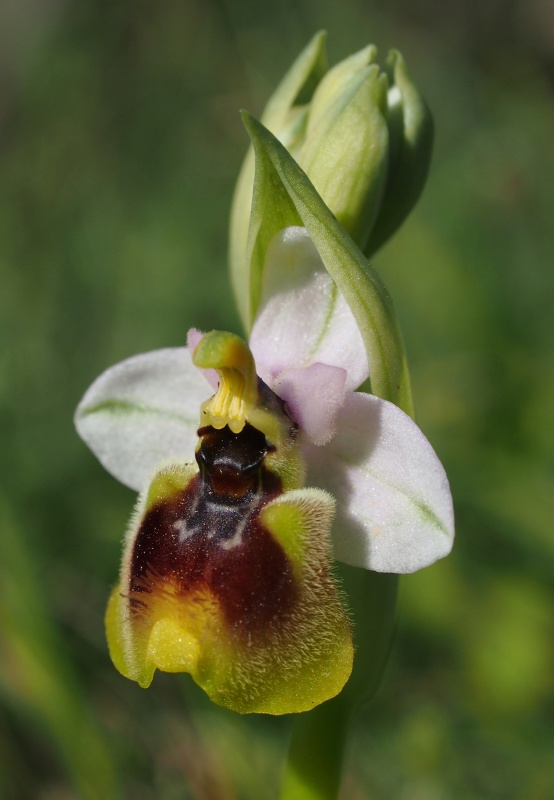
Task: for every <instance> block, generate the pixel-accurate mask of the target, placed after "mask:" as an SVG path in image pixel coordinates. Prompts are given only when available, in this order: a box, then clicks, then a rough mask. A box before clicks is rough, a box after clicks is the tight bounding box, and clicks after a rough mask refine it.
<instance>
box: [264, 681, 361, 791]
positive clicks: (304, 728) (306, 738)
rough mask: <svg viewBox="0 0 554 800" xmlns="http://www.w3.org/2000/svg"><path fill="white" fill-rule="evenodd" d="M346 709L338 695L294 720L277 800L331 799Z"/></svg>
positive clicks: (345, 728) (339, 769) (336, 782)
mask: <svg viewBox="0 0 554 800" xmlns="http://www.w3.org/2000/svg"><path fill="white" fill-rule="evenodd" d="M349 718H350V709H349V707H348V704H347V703H345V702H344V701H343V700H342V697H341V695H339V696H338V697H335V698H333V700H329V701H328V702H327V703H323V704H322V705H320V706H317V708H314V710H313V711H310V712H308V713H306V714H300V715H298V717H297V718H296V720H295V723H294V731H293V737H292V742H291V747H290V753H289V759H288V762H287V766H286V770H285V775H284V780H283V785H282V787H281V794H280V795H279V797H280V800H334V798H335V797H336V796H337V792H338V789H339V786H340V779H341V772H342V761H343V755H344V746H345V742H346V736H347V732H348V727H349Z"/></svg>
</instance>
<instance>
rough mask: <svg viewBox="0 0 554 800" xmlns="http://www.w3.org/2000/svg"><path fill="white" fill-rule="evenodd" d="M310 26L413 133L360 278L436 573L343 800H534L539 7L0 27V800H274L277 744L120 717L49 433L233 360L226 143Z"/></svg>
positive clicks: (544, 233)
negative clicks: (130, 364)
mask: <svg viewBox="0 0 554 800" xmlns="http://www.w3.org/2000/svg"><path fill="white" fill-rule="evenodd" d="M319 28H326V29H327V30H328V31H329V34H330V35H329V52H330V61H331V62H332V63H333V62H335V61H337V60H339V59H340V58H342V57H344V56H346V55H347V54H349V53H350V52H353V51H354V50H356V49H358V48H361V47H362V46H364V45H365V44H367V43H368V42H375V43H376V44H377V45H378V46H379V48H380V52H381V56H382V57H383V56H384V55H385V53H386V51H387V49H388V48H389V47H397V48H399V49H400V50H401V51H402V52H403V54H404V56H405V57H406V59H407V61H408V64H409V65H410V67H411V70H412V73H413V75H414V77H415V78H416V80H417V81H418V83H419V86H420V87H421V89H422V90H423V92H424V93H425V95H426V97H427V99H428V101H429V104H430V106H431V108H432V110H433V113H434V116H435V120H436V127H437V141H436V149H435V158H434V163H433V167H432V171H431V176H430V180H429V184H428V187H427V189H426V191H425V193H424V197H423V199H422V200H421V202H420V204H419V205H418V207H417V209H416V211H415V213H414V214H413V215H412V217H411V218H410V220H409V221H408V223H407V224H406V225H405V226H404V227H403V228H402V230H401V232H400V233H399V234H397V236H396V237H395V239H394V240H393V241H391V242H390V243H389V244H388V245H387V246H386V247H385V248H384V249H383V251H382V252H381V253H379V254H378V256H377V257H376V259H375V263H376V264H377V266H378V267H380V269H381V272H382V275H383V277H384V279H385V282H386V283H387V284H388V285H389V287H390V289H391V291H392V294H393V297H394V298H395V302H396V306H397V309H398V313H399V316H400V319H401V321H402V323H403V327H404V331H405V337H406V341H407V347H408V352H409V355H410V357H411V363H412V372H413V382H414V390H415V397H416V402H417V409H418V415H419V422H420V425H421V426H422V428H423V430H424V431H425V432H426V434H427V435H428V437H429V438H430V439H431V441H432V442H433V444H434V446H435V448H436V449H437V451H438V453H439V454H440V456H441V458H442V460H443V462H444V464H445V466H446V469H447V472H448V474H449V476H450V479H451V484H452V489H453V494H454V498H455V504H456V512H457V523H458V524H457V531H458V538H457V542H456V547H455V550H454V553H453V555H452V556H451V557H450V558H449V559H447V560H445V561H443V562H441V563H438V564H436V565H434V566H433V567H431V568H429V569H426V570H424V571H423V572H421V573H419V574H416V575H414V576H409V577H406V578H404V579H403V580H402V588H401V598H400V606H399V624H398V634H397V638H396V644H395V649H394V652H393V655H392V659H391V662H390V667H389V670H388V672H387V675H386V678H385V681H384V684H383V687H382V689H381V691H380V693H379V696H378V697H377V699H376V700H375V701H374V703H373V704H372V705H371V707H370V708H369V709H368V711H367V713H366V714H365V715H364V719H363V724H360V725H359V728H358V729H357V730H356V733H355V736H353V737H352V746H351V748H350V752H349V758H348V764H347V770H346V775H345V781H344V790H343V795H342V797H343V798H344V800H364V798H372V800H373V799H375V800H381V799H382V800H389V798H400V799H401V800H474V799H475V800H479V799H480V798H486V799H487V800H488V799H489V798H490V799H491V800H493V799H494V798H498V800H507V799H510V798H514V799H516V798H517V799H518V800H519V799H520V798H525V800H546V799H547V798H551V797H554V772H553V770H552V753H553V752H554V730H553V718H554V693H553V691H552V674H553V666H554V645H553V633H554V630H553V628H554V625H553V616H552V608H553V594H554V591H553V583H552V577H553V574H554V569H553V567H554V535H553V531H552V526H553V520H554V500H553V496H554V492H553V491H552V487H553V481H552V477H553V471H554V470H553V452H554V424H553V409H554V370H553V361H554V358H553V355H554V349H553V338H554V337H553V311H552V309H553V305H554V292H553V278H552V267H553V263H554V244H553V241H554V237H553V235H552V215H553V212H554V180H553V177H552V176H553V174H554V171H553V170H554V155H553V151H554V148H553V141H554V139H553V131H554V102H553V88H554V82H553V81H554V13H553V11H552V7H551V6H550V4H549V3H548V1H547V0H506V1H505V2H502V0H499V1H498V2H494V0H489V1H488V2H484V1H483V0H465V2H462V0H445V2H443V3H442V4H440V5H439V4H437V3H434V2H432V0H389V1H388V2H387V3H382V2H367V0H344V1H343V2H342V3H340V4H339V3H336V2H331V0H317V2H316V0H294V1H293V0H282V2H280V3H279V4H274V3H267V4H266V3H261V2H254V0H227V1H225V0H183V1H182V2H179V1H178V0H166V1H164V2H158V3H156V2H147V1H146V0H122V1H121V2H107V1H104V2H101V1H99V0H95V2H92V0H79V2H70V0H8V2H4V3H2V5H1V6H0V104H1V107H0V170H1V171H0V176H1V177H0V331H1V334H0V335H1V339H0V342H1V347H0V453H1V463H2V473H1V478H2V480H1V483H0V797H2V798H6V799H7V800H20V799H21V800H26V798H39V799H40V800H70V799H71V798H86V800H89V798H92V799H95V798H108V799H109V800H111V798H119V797H122V798H131V799H132V800H155V799H156V798H163V800H172V799H173V798H175V800H177V798H187V799H188V798H190V800H271V798H274V797H275V792H276V786H277V784H278V780H279V774H280V769H281V764H282V759H283V755H284V753H285V751H286V743H287V736H288V732H289V729H290V719H272V718H267V717H239V716H235V715H233V714H231V713H230V712H229V713H228V712H225V711H222V710H220V709H216V708H215V707H212V706H210V704H209V703H208V702H207V701H206V700H205V698H204V696H203V695H202V694H201V693H200V692H199V691H197V690H196V688H195V687H194V685H193V684H192V683H191V681H189V679H188V677H187V676H171V675H162V674H158V675H157V676H156V679H155V681H154V684H153V686H152V688H151V689H149V690H148V692H144V691H143V690H141V689H139V688H138V687H137V686H136V685H134V684H132V683H131V682H129V681H126V680H125V679H124V678H122V677H120V676H119V675H118V674H117V673H116V672H115V670H114V669H113V667H112V666H111V663H110V661H109V658H108V655H107V650H106V645H105V641H104V633H103V613H104V607H105V602H106V599H107V596H108V593H109V590H110V588H111V586H112V584H113V583H114V581H115V579H116V574H117V569H118V563H119V558H120V541H121V536H122V533H123V531H124V529H125V526H126V523H127V519H128V516H129V513H130V510H131V507H132V505H133V502H134V496H133V494H132V493H131V492H130V491H128V490H127V489H125V488H124V487H122V486H120V485H118V484H117V483H116V482H115V481H114V480H113V479H112V478H110V476H109V475H107V474H105V473H104V472H103V471H102V469H101V467H100V466H99V464H98V463H97V462H96V461H95V459H94V457H93V456H92V455H91V454H90V453H89V452H88V451H87V450H86V448H85V446H84V445H83V444H82V443H81V442H80V441H79V440H78V438H77V436H76V434H75V433H74V430H73V427H72V414H73V410H74V407H75V406H76V404H77V402H78V400H79V399H80V396H81V395H82V393H83V392H84V390H85V389H86V387H87V386H88V385H89V384H90V382H91V381H92V380H93V379H94V378H95V377H96V376H97V375H98V373H99V372H100V371H101V370H103V369H104V368H106V367H107V366H109V365H110V364H112V363H114V362H116V361H118V360H120V359H123V358H125V357H127V356H130V355H132V354H135V353H138V352H141V351H145V350H151V349H155V348H159V347H165V346H174V345H179V344H181V343H184V341H185V336H186V332H187V329H188V328H189V327H190V326H192V325H195V326H198V327H199V328H204V329H206V328H212V327H223V328H229V329H234V330H237V331H239V330H240V329H239V326H238V319H237V316H236V313H235V311H234V308H233V304H232V301H231V298H230V293H229V286H228V281H227V274H226V226H227V216H228V209H229V205H230V199H231V194H232V189H233V183H234V179H235V177H236V175H237V173H238V169H239V166H240V162H241V159H242V156H243V154H244V152H245V149H246V144H247V138H246V135H245V133H244V131H243V130H242V128H241V124H240V121H239V116H238V113H237V110H238V109H239V108H241V107H246V108H248V109H249V110H250V111H252V112H253V113H255V114H259V113H261V110H262V108H263V105H264V102H265V100H266V99H267V97H268V96H269V94H270V92H271V90H272V87H273V86H274V85H275V84H276V82H277V80H278V79H279V77H280V76H281V74H282V73H283V72H284V70H285V69H286V68H287V67H288V65H289V63H290V62H291V61H292V59H293V58H294V57H295V56H296V54H297V53H298V52H299V51H300V49H301V48H302V47H303V46H304V44H305V43H306V42H307V41H308V39H309V38H310V37H311V36H312V34H313V33H314V32H315V31H316V30H317V29H319Z"/></svg>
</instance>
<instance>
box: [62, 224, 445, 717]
mask: <svg viewBox="0 0 554 800" xmlns="http://www.w3.org/2000/svg"><path fill="white" fill-rule="evenodd" d="M249 344H250V349H249V348H248V347H247V346H246V345H245V344H244V343H243V342H242V341H241V340H240V339H238V337H236V336H233V335H232V334H223V333H219V332H211V333H209V334H206V335H205V336H202V334H199V333H197V332H195V331H192V332H191V333H190V334H189V347H188V348H176V349H165V350H159V351H155V352H151V353H146V354H144V355H140V356H136V357H134V358H131V359H128V360H126V361H124V362H122V363H121V364H118V365H116V366H114V367H112V368H110V369H108V370H107V371H106V372H105V373H104V374H103V375H101V376H100V377H99V378H98V379H97V380H96V381H95V382H94V383H93V385H92V386H91V387H90V389H89V390H88V391H87V393H86V394H85V396H84V398H83V400H82V401H81V403H80V405H79V407H78V409H77V414H76V424H77V428H78V431H79V433H80V435H81V436H82V438H83V439H84V440H85V441H86V442H87V444H88V445H89V446H90V447H91V449H92V450H93V451H94V452H95V453H96V455H97V456H98V458H99V459H100V461H101V462H102V464H103V465H104V466H105V467H106V468H107V469H108V470H109V471H110V472H111V473H112V474H113V475H114V476H115V477H116V478H118V479H119V480H120V481H122V482H123V483H125V484H126V485H128V486H130V487H131V488H133V489H135V490H137V491H140V492H141V496H140V499H139V504H138V507H137V510H136V512H135V516H134V518H133V521H132V523H131V526H130V529H129V533H128V537H127V541H126V545H125V554H124V559H123V564H122V569H121V575H120V582H119V585H118V586H117V587H116V589H115V590H114V593H113V595H112V599H111V601H110V606H109V609H108V615H107V629H108V639H109V644H110V651H111V654H112V658H113V660H114V663H115V664H116V666H117V667H118V669H119V670H120V671H121V672H122V673H123V674H124V675H126V676H128V677H129V678H132V679H133V680H136V681H137V682H138V683H139V684H141V685H143V686H147V685H148V684H149V683H150V681H151V680H152V675H153V673H154V671H155V669H156V668H157V669H161V670H165V671H169V672H178V671H186V672H190V673H191V674H192V676H193V677H194V679H195V680H196V681H197V682H198V683H199V684H200V685H201V686H202V687H203V688H204V689H205V690H206V691H207V692H208V694H209V695H210V697H212V699H213V700H215V701H216V702H218V703H220V704H223V705H226V706H228V707H230V708H233V709H234V710H237V711H243V712H248V711H263V712H268V713H290V712H294V711H302V710H306V709H308V708H311V707H313V706H314V705H316V704H317V703H320V702H323V701H324V700H326V699H328V698H330V697H332V696H334V695H335V694H337V693H338V692H339V691H340V689H341V688H342V686H343V684H344V683H345V681H346V680H347V678H348V676H349V674H350V670H351V664H352V640H351V634H350V626H349V623H348V619H347V616H346V614H345V611H344V609H343V604H342V600H341V596H340V592H339V591H338V589H337V587H336V583H335V580H334V578H333V573H332V559H333V557H334V558H336V559H338V560H341V561H343V562H345V563H347V564H350V565H353V566H357V567H363V568H366V569H371V570H376V571H381V572H397V573H406V572H413V571H414V570H417V569H420V568H422V567H425V566H427V565H429V564H431V563H432V562H434V561H435V560H436V559H438V558H441V557H443V556H445V555H447V554H448V552H449V551H450V549H451V546H452V541H453V512H452V500H451V495H450V490H449V486H448V481H447V478H446V475H445V473H444V470H443V468H442V465H441V464H440V461H439V460H438V458H437V456H436V455H435V453H434V451H433V449H432V447H431V445H430V444H429V442H428V441H427V439H426V438H425V437H424V435H423V434H422V432H421V431H420V430H419V428H418V427H417V426H416V424H415V423H414V422H413V420H412V419H411V418H410V417H408V416H407V415H406V414H405V413H404V412H403V411H401V410H400V409H399V408H398V407H397V406H396V405H394V404H393V403H390V402H388V401H385V400H382V399H380V398H378V397H375V396H374V395H372V394H367V393H363V392H356V391H355V390H356V389H357V388H358V387H359V386H360V385H361V384H363V383H364V382H365V381H366V379H367V378H368V377H369V376H370V373H371V365H370V364H368V357H367V354H366V348H365V347H364V342H363V340H362V337H361V334H360V331H359V327H358V324H357V322H356V319H355V318H354V315H353V313H352V311H351V310H350V307H349V305H348V304H347V302H346V301H345V299H344V297H343V295H342V294H341V293H340V292H339V290H338V288H337V286H336V284H335V282H334V281H333V279H332V278H331V277H330V275H329V273H328V271H327V270H326V268H325V266H324V264H323V262H322V260H321V257H320V255H319V253H318V251H317V249H316V248H315V247H314V244H313V243H312V240H311V238H310V236H309V235H308V233H307V231H306V229H305V228H303V227H298V226H293V227H289V228H287V229H285V230H283V231H281V232H279V233H278V234H277V235H276V236H275V237H274V238H273V240H272V241H271V243H270V244H269V247H268V249H267V254H266V258H265V264H264V270H263V283H262V287H261V299H260V303H259V306H258V312H257V316H256V319H255V323H254V326H253V329H252V332H251V336H250V343H249ZM210 387H211V388H210ZM214 390H216V393H215V395H213V397H210V394H213V391H214ZM200 409H201V412H200V416H199V410H200ZM193 454H195V457H196V460H195V461H192V455H193ZM306 484H307V486H308V487H312V488H304V487H305V485H306ZM332 498H334V500H335V501H336V511H335V512H334V506H335V502H334V501H333V499H332ZM333 514H335V520H334V523H333V528H332V532H331V533H330V530H331V521H332V519H333Z"/></svg>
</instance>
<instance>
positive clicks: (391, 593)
mask: <svg viewBox="0 0 554 800" xmlns="http://www.w3.org/2000/svg"><path fill="white" fill-rule="evenodd" d="M341 573H342V579H343V584H344V587H345V589H346V592H347V595H348V597H349V600H350V605H351V608H352V611H353V616H354V640H355V645H356V657H355V659H354V669H353V671H352V675H351V677H350V679H349V681H348V683H347V684H346V686H345V688H344V689H343V691H342V692H341V693H340V694H339V695H338V696H337V697H335V698H334V699H333V700H329V701H328V702H327V703H323V704H322V705H321V706H318V707H317V708H315V709H314V710H313V711H310V712H307V713H306V714H300V715H298V717H297V718H296V720H295V723H294V728H293V734H292V740H291V745H290V751H289V758H288V762H287V764H286V767H285V774H284V779H283V784H282V788H281V794H280V795H279V800H335V798H336V797H337V795H338V792H339V788H340V780H341V771H342V763H343V756H344V752H345V748H346V744H347V738H348V732H349V728H350V723H351V721H352V717H353V714H354V712H356V711H357V710H358V709H359V707H360V706H361V705H362V704H363V703H365V702H367V701H369V700H371V698H372V697H373V696H374V694H375V692H376V691H377V689H378V687H379V682H380V680H381V675H382V674H383V670H384V668H385V664H386V661H387V658H388V654H389V651H390V645H391V641H392V635H393V632H394V620H395V607H396V595H397V588H398V576H397V575H389V574H383V573H379V572H368V571H365V570H361V569H356V568H354V567H347V566H344V565H342V566H341Z"/></svg>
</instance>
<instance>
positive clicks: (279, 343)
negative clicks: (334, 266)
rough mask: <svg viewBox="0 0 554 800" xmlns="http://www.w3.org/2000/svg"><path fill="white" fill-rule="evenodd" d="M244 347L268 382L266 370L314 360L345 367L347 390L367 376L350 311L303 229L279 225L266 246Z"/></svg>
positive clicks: (364, 354) (308, 362)
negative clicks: (255, 306)
mask: <svg viewBox="0 0 554 800" xmlns="http://www.w3.org/2000/svg"><path fill="white" fill-rule="evenodd" d="M250 348H251V350H252V353H253V354H254V358H255V359H256V363H257V364H258V363H259V364H260V365H263V366H262V367H261V368H260V370H259V371H260V374H261V375H262V377H263V378H264V380H266V379H267V380H268V381H269V382H271V378H270V376H268V374H267V373H268V372H269V373H271V376H272V377H275V376H276V375H277V374H278V373H279V372H282V371H283V370H284V369H287V368H289V367H307V366H310V364H314V363H316V362H320V363H322V364H330V365H331V366H336V367H342V368H345V369H347V371H348V378H347V381H346V388H347V390H348V391H352V390H353V389H356V388H357V387H358V386H360V385H361V384H362V383H363V382H364V381H365V379H366V378H367V377H368V375H369V367H368V362H367V355H366V351H365V347H364V344H363V341H362V337H361V335H360V332H359V330H358V326H357V324H356V321H355V319H354V316H353V314H352V312H351V311H350V308H349V306H348V304H347V302H346V300H345V299H344V297H343V296H342V295H341V294H340V292H339V290H338V289H337V286H336V284H335V283H334V281H333V280H332V278H331V277H330V275H329V273H328V272H327V270H326V269H325V266H324V264H323V262H322V260H321V258H320V257H319V253H318V252H317V250H316V248H315V247H314V245H313V243H312V240H311V239H310V236H309V235H308V233H307V231H306V229H305V228H300V227H290V228H285V229H284V230H283V231H280V232H279V233H278V234H277V235H276V236H275V237H274V238H273V240H272V241H271V243H270V245H269V247H268V249H267V255H266V260H265V264H264V274H263V286H262V297H261V303H260V308H259V311H258V315H257V317H256V321H255V323H254V327H253V329H252V333H251V336H250ZM263 367H266V370H265V371H264V369H263ZM264 373H265V374H264Z"/></svg>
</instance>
